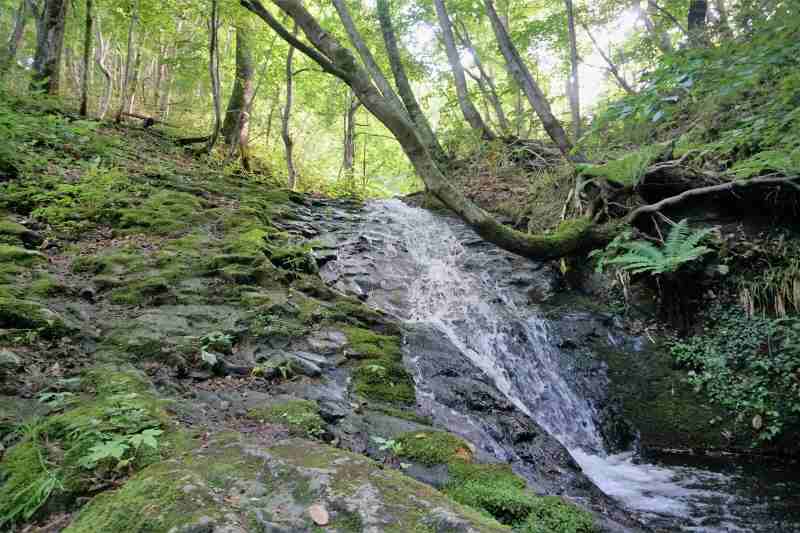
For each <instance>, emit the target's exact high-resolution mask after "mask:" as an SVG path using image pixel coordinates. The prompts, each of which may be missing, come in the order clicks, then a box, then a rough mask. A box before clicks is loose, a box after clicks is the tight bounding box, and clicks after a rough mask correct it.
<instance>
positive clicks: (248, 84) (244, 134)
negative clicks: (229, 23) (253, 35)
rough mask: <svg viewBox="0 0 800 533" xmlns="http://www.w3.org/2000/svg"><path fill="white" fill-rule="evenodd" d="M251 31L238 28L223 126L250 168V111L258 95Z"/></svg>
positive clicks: (244, 163)
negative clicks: (229, 94)
mask: <svg viewBox="0 0 800 533" xmlns="http://www.w3.org/2000/svg"><path fill="white" fill-rule="evenodd" d="M249 32H250V30H249V29H247V28H245V27H244V26H238V27H237V28H236V80H235V81H234V84H233V91H232V92H231V98H230V101H229V102H228V110H227V112H226V113H225V122H224V123H223V125H222V136H223V137H224V138H225V142H226V144H228V145H229V146H231V147H235V146H236V145H238V146H239V152H240V154H241V157H242V166H243V167H244V168H245V169H248V170H249V168H250V160H249V148H250V110H251V108H252V105H253V98H254V96H255V84H254V80H255V63H254V61H253V51H252V47H251V43H250V36H249Z"/></svg>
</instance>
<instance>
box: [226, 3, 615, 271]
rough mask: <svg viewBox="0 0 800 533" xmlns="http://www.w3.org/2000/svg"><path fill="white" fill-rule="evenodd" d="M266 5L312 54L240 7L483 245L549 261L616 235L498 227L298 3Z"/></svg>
mask: <svg viewBox="0 0 800 533" xmlns="http://www.w3.org/2000/svg"><path fill="white" fill-rule="evenodd" d="M272 3H273V4H275V5H276V6H278V7H279V8H280V9H281V10H282V11H284V12H285V13H286V14H287V15H289V16H290V17H291V18H292V19H293V20H294V22H295V23H296V24H297V25H298V26H299V27H300V28H301V29H302V30H303V32H304V33H305V36H306V38H307V39H308V40H309V41H310V42H311V43H312V45H313V46H314V48H310V47H309V46H308V45H306V44H305V43H304V42H303V41H300V40H299V39H297V38H296V37H294V36H293V35H292V34H290V33H289V32H288V31H287V30H286V28H285V27H283V26H282V25H281V23H280V22H278V21H277V20H276V19H275V17H273V16H272V15H271V14H270V13H269V11H267V10H266V8H264V6H263V5H262V4H261V3H260V2H259V1H258V0H242V5H243V6H244V7H246V8H247V9H249V10H251V11H252V12H254V13H255V14H256V15H258V16H259V17H261V18H262V20H264V21H265V22H266V23H267V24H268V25H269V26H270V27H271V28H273V29H274V30H275V31H277V32H278V34H279V35H280V36H281V37H282V38H283V39H285V40H287V41H288V42H289V43H290V44H291V45H293V46H295V47H297V48H298V49H300V50H301V51H302V52H303V53H304V54H306V55H307V56H308V57H309V58H311V59H312V60H314V61H315V62H317V64H319V65H320V67H322V69H323V70H324V71H325V72H328V73H330V74H333V75H335V76H337V77H338V78H339V79H341V80H342V81H344V82H345V83H347V84H348V85H349V86H350V87H351V88H352V89H353V92H354V93H355V94H356V96H358V99H359V100H360V101H361V103H362V104H363V105H364V107H366V108H367V109H368V110H369V111H370V112H371V113H372V114H373V115H374V116H375V117H376V118H377V119H378V120H380V121H381V122H382V123H383V124H384V126H386V127H387V128H388V129H389V131H391V132H392V134H393V135H394V137H395V138H396V139H397V141H398V142H399V143H400V146H401V147H402V148H403V151H404V152H405V154H406V156H407V157H408V159H409V161H410V162H411V163H412V165H413V166H414V169H415V170H416V172H417V175H419V176H420V177H421V178H422V179H423V180H424V181H425V184H426V185H427V187H428V189H429V191H430V192H431V193H432V194H433V195H434V196H436V197H437V198H439V199H440V200H441V201H442V202H443V203H444V204H445V205H446V206H448V207H449V208H451V209H452V210H453V211H455V212H456V213H457V214H458V215H460V216H461V217H462V218H463V219H464V220H465V221H466V222H467V223H468V224H469V225H471V226H472V227H473V228H475V230H476V231H477V232H478V234H479V235H481V236H482V237H484V238H485V239H486V240H488V241H491V242H494V243H495V244H497V245H498V246H500V247H501V248H505V249H506V250H509V251H511V252H514V253H517V254H520V255H524V256H528V257H534V258H539V259H549V258H557V257H562V256H564V255H570V254H574V253H580V252H585V251H588V250H590V249H593V248H595V247H597V246H599V245H601V244H602V243H607V242H609V240H610V239H611V238H613V236H614V235H615V234H616V233H617V231H618V229H617V228H616V227H602V226H594V225H592V224H591V223H590V222H589V221H588V220H581V221H574V222H573V223H572V224H570V225H569V226H568V227H564V228H562V229H561V230H560V231H559V232H557V233H556V234H552V235H529V234H527V233H523V232H520V231H516V230H514V229H512V228H510V227H508V226H504V225H503V224H500V223H499V222H498V221H497V220H495V219H494V218H493V217H492V216H491V215H489V214H488V213H487V212H486V211H484V210H483V209H480V208H479V207H477V206H476V205H475V204H473V203H472V202H470V201H469V200H468V199H467V198H466V197H465V196H464V195H463V194H462V193H461V192H460V191H458V190H457V189H456V188H455V187H453V186H452V184H450V182H449V181H448V180H447V178H446V177H445V176H444V174H443V173H442V172H441V171H440V170H439V167H438V166H437V164H436V162H435V161H434V159H433V157H432V156H431V154H430V152H429V151H428V148H427V146H426V145H425V143H424V142H423V140H422V138H421V137H420V136H419V133H418V130H417V127H416V126H415V125H414V124H413V123H412V122H411V121H410V120H409V119H408V117H407V115H406V114H404V113H400V112H398V110H397V109H396V108H395V107H394V106H393V105H391V103H390V101H389V100H387V99H386V98H384V97H383V95H381V93H380V92H379V91H378V90H377V89H376V88H375V86H374V85H373V83H372V80H371V78H370V76H369V74H368V73H367V72H366V71H365V70H363V69H362V68H361V67H360V66H359V65H358V63H357V62H356V59H355V57H354V56H353V54H352V53H351V52H350V50H348V49H347V48H345V47H343V46H342V45H341V44H340V43H339V41H338V40H337V39H336V38H335V37H334V36H333V34H331V33H329V32H327V31H325V30H323V29H322V27H320V25H319V23H318V22H317V21H316V19H314V17H313V16H312V15H311V14H310V13H309V12H308V11H307V10H306V9H305V7H303V4H302V3H301V2H300V0H272Z"/></svg>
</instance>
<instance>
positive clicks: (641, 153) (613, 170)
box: [578, 144, 665, 186]
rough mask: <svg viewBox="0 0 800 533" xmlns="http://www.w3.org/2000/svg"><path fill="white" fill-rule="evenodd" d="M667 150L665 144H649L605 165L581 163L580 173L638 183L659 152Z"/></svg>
mask: <svg viewBox="0 0 800 533" xmlns="http://www.w3.org/2000/svg"><path fill="white" fill-rule="evenodd" d="M664 150H665V146H664V145H658V144H656V145H648V146H644V147H642V148H640V149H638V150H634V151H632V152H630V151H629V152H627V153H626V154H624V155H622V156H621V157H618V158H616V159H613V160H612V161H609V162H608V163H606V164H604V165H588V164H587V165H581V166H580V168H579V169H578V170H579V171H580V173H581V174H582V175H584V176H587V177H600V178H606V179H608V180H610V181H614V182H616V183H619V184H620V185H629V186H633V185H636V184H637V183H638V182H639V180H640V179H641V177H642V176H643V175H644V172H645V170H647V167H648V166H650V164H651V163H652V162H653V161H654V160H655V158H656V157H658V156H659V154H661V153H663V152H664Z"/></svg>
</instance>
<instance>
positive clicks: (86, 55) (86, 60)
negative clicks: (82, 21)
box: [81, 0, 94, 117]
mask: <svg viewBox="0 0 800 533" xmlns="http://www.w3.org/2000/svg"><path fill="white" fill-rule="evenodd" d="M93 24H94V20H93V18H92V0H86V26H85V27H84V32H85V33H84V36H83V73H82V74H83V76H82V78H81V116H84V117H85V116H87V115H88V114H89V69H90V66H91V63H90V61H91V59H90V58H91V56H92V25H93Z"/></svg>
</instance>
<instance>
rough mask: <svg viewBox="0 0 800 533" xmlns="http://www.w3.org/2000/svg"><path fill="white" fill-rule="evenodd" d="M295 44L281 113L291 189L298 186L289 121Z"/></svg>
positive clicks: (295, 26)
mask: <svg viewBox="0 0 800 533" xmlns="http://www.w3.org/2000/svg"><path fill="white" fill-rule="evenodd" d="M294 35H297V23H295V25H294ZM293 63H294V46H292V45H291V44H290V45H289V52H288V53H287V54H286V104H285V105H284V107H283V113H282V114H281V124H282V128H281V137H282V138H283V146H284V149H285V150H286V174H287V177H288V181H289V182H288V186H289V189H292V190H293V189H294V188H295V187H296V186H297V171H296V170H295V168H294V140H293V139H292V134H291V132H290V131H289V122H290V120H291V118H292V100H293V98H294V94H293V93H294V71H293V68H294V67H293Z"/></svg>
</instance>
